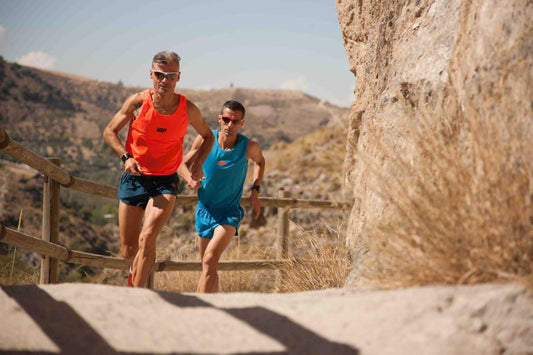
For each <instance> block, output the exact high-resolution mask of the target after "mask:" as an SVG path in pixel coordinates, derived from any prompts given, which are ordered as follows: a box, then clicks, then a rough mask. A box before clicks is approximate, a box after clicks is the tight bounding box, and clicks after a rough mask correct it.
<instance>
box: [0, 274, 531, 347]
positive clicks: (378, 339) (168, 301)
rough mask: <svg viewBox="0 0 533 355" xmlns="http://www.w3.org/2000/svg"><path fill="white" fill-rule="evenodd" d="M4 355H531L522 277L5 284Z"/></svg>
mask: <svg viewBox="0 0 533 355" xmlns="http://www.w3.org/2000/svg"><path fill="white" fill-rule="evenodd" d="M0 314H2V322H0V353H9V354H23V353H24V354H28V353H29V354H34V353H39V354H43V353H62V354H77V353H84V354H132V353H135V354H236V353H238V354H394V355H402V354H469V355H476V354H479V355H481V354H483V355H490V354H505V355H511V354H513V355H518V354H521V355H525V354H533V297H532V294H531V293H530V292H528V291H527V290H526V289H525V288H523V287H522V286H520V285H518V284H485V285H477V286H458V287H453V286H442V287H441V286H438V287H437V286H434V287H423V288H409V289H402V290H388V291H376V290H357V289H353V288H347V289H329V290H324V291H311V292H303V293H287V294H257V293H225V294H217V295H199V294H192V293H181V294H180V293H168V292H161V291H154V290H148V289H131V288H126V287H118V286H106V285H88V284H59V285H45V286H38V285H30V286H9V287H6V286H4V287H2V290H1V292H0Z"/></svg>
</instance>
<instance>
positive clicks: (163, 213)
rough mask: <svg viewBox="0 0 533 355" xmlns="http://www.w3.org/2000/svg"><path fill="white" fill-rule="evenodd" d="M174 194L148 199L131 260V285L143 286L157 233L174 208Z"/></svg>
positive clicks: (152, 260)
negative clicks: (134, 252)
mask: <svg viewBox="0 0 533 355" xmlns="http://www.w3.org/2000/svg"><path fill="white" fill-rule="evenodd" d="M175 202H176V196H174V195H170V194H164V195H158V196H155V197H154V198H152V199H150V200H149V201H148V205H146V211H145V213H144V223H143V226H142V230H141V233H140V234H139V251H138V252H137V255H136V256H135V260H134V261H133V270H134V273H133V274H134V275H133V285H134V286H135V287H144V286H145V285H146V281H147V280H148V276H149V275H150V270H151V269H152V266H153V265H154V262H155V250H156V240H157V235H158V234H159V232H160V231H161V228H163V226H164V225H165V223H167V220H168V218H169V217H170V214H171V213H172V210H173V208H174V203H175Z"/></svg>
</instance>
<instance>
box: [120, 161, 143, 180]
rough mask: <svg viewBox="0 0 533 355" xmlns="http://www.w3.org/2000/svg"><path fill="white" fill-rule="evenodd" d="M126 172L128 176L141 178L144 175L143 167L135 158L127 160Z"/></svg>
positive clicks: (125, 164)
mask: <svg viewBox="0 0 533 355" xmlns="http://www.w3.org/2000/svg"><path fill="white" fill-rule="evenodd" d="M124 171H125V172H127V173H128V174H131V175H135V176H140V175H141V173H142V170H141V165H140V164H139V162H138V161H137V160H135V159H133V158H129V159H128V160H126V162H125V163H124Z"/></svg>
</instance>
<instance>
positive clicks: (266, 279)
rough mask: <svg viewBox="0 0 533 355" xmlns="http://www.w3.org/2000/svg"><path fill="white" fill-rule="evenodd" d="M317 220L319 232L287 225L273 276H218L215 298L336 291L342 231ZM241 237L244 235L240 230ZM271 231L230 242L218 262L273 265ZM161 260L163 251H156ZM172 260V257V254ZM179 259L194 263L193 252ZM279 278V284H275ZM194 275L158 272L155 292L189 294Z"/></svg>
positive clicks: (344, 257) (342, 263) (344, 265)
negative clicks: (282, 259)
mask: <svg viewBox="0 0 533 355" xmlns="http://www.w3.org/2000/svg"><path fill="white" fill-rule="evenodd" d="M332 221H333V222H332V223H334V224H333V226H329V225H328V222H327V221H324V220H318V222H319V223H320V224H321V225H322V224H323V225H324V226H325V228H320V230H319V231H318V230H305V229H304V228H303V227H301V226H298V225H296V224H294V223H291V230H290V233H289V237H288V249H289V255H288V258H289V260H290V263H289V264H288V265H287V266H286V267H283V268H280V269H273V270H250V271H219V278H220V279H219V281H220V292H265V293H266V292H300V291H308V290H318V289H325V288H332V287H342V286H343V285H344V282H345V280H346V276H347V275H348V272H349V266H350V262H349V260H348V253H347V250H346V246H345V245H346V242H345V241H346V236H345V232H344V231H345V229H346V228H345V226H344V225H343V223H342V222H340V221H336V220H335V219H332ZM243 232H244V233H243V234H245V235H246V234H247V233H246V229H244V230H243ZM276 245H277V240H276V231H275V230H274V229H269V228H264V229H262V230H261V231H260V233H258V234H256V235H254V236H252V237H251V238H243V241H241V239H240V237H235V238H234V239H233V240H232V242H231V244H230V245H229V247H228V249H227V250H226V251H225V252H224V253H223V254H222V258H221V261H223V260H258V259H276ZM160 253H161V255H163V253H164V251H160ZM172 253H173V254H175V252H172ZM180 259H183V260H194V261H199V255H198V251H197V247H196V246H195V247H194V248H190V247H189V248H188V249H186V250H185V249H183V250H182V253H181V256H180ZM280 277H281V281H280V279H279V278H280ZM199 278H200V272H191V271H182V272H160V273H157V274H156V278H155V288H156V289H160V290H164V291H172V292H195V291H196V286H197V284H198V279H199Z"/></svg>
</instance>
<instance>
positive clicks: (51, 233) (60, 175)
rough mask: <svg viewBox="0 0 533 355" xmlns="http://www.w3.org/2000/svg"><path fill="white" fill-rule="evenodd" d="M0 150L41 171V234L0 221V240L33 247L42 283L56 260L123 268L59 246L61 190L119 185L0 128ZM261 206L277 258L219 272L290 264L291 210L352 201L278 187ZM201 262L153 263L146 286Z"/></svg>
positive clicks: (104, 191)
mask: <svg viewBox="0 0 533 355" xmlns="http://www.w3.org/2000/svg"><path fill="white" fill-rule="evenodd" d="M0 149H2V150H3V151H4V152H5V153H7V154H9V155H11V156H12V157H14V158H15V159H17V160H18V161H20V162H22V163H24V164H26V165H29V166H30V167H32V168H34V169H35V170H38V171H39V172H41V173H42V174H43V175H44V185H43V221H42V235H41V238H37V237H34V236H30V235H27V234H24V233H21V232H18V231H16V230H13V229H10V228H6V227H5V226H4V225H3V224H2V223H1V222H0V241H1V242H4V243H7V244H10V245H13V246H16V247H20V248H23V249H27V250H31V251H33V252H36V253H39V254H41V255H42V262H41V277H40V282H41V283H57V261H58V260H60V261H63V262H69V263H75V264H80V265H87V266H95V267H102V268H111V269H127V268H128V267H129V263H128V262H127V261H126V260H124V259H122V258H117V257H109V256H103V255H97V254H91V253H85V252H80V251H76V250H71V249H69V248H67V247H65V246H63V245H60V244H58V239H59V238H58V236H59V209H60V198H59V197H60V188H61V186H63V187H65V188H70V189H73V190H76V191H81V192H84V193H88V194H92V195H96V196H102V197H107V198H111V199H117V188H116V187H113V186H109V185H103V184H98V183H95V182H92V181H89V180H84V179H80V178H78V177H75V176H72V175H71V174H70V172H68V171H67V170H65V169H63V168H61V166H60V160H59V159H57V158H48V159H46V158H43V157H41V156H39V155H37V154H35V153H33V152H32V151H30V150H28V149H26V148H24V147H23V146H21V145H20V144H18V143H16V142H15V141H13V140H12V139H10V137H9V136H8V135H7V133H6V132H5V131H4V130H3V129H2V128H1V127H0ZM259 201H260V202H261V205H262V206H263V207H277V209H278V223H277V253H276V257H277V259H275V260H234V261H221V262H219V266H218V269H219V270H258V269H277V268H279V267H280V266H282V265H284V264H288V263H289V262H290V261H289V260H288V242H287V237H288V230H289V219H288V214H289V210H290V209H291V208H320V209H348V208H351V207H352V203H351V202H338V201H326V200H302V199H294V198H290V197H289V196H288V194H287V192H286V191H283V190H281V191H280V192H279V195H278V197H277V198H273V197H260V198H259ZM196 202H197V198H196V196H177V198H176V205H193V204H195V203H196ZM241 204H242V205H243V206H249V205H250V202H249V201H248V199H242V200H241ZM201 269H202V265H201V263H200V262H199V261H171V260H164V261H156V263H155V265H154V267H153V269H152V274H151V277H150V278H149V281H148V286H149V287H153V273H154V272H160V271H201Z"/></svg>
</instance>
